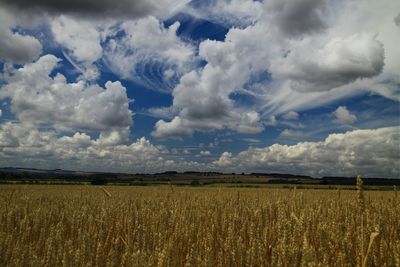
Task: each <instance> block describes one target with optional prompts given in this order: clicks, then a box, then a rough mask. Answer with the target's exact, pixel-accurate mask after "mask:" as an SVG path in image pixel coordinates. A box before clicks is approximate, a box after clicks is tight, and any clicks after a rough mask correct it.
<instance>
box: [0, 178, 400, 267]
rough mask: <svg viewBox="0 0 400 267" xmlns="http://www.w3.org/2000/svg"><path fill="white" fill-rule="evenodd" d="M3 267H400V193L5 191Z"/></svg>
mask: <svg viewBox="0 0 400 267" xmlns="http://www.w3.org/2000/svg"><path fill="white" fill-rule="evenodd" d="M0 196H1V202H0V266H400V201H399V196H398V194H397V192H395V191H385V192H383V191H382V192H380V191H362V190H358V191H356V190H311V189H308V190H300V189H294V188H293V189H268V188H223V187H215V188H191V187H172V186H158V187H151V186H149V187H132V186H108V187H99V186H89V185H88V186H67V185H63V186H54V185H47V186H46V185H36V186H35V185H2V186H0Z"/></svg>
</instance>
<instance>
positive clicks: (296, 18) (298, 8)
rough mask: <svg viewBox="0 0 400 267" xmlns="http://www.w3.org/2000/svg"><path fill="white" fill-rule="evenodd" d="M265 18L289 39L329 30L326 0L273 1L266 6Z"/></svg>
mask: <svg viewBox="0 0 400 267" xmlns="http://www.w3.org/2000/svg"><path fill="white" fill-rule="evenodd" d="M264 8H265V10H266V11H267V12H266V14H265V16H266V17H267V19H268V20H270V21H271V24H272V25H274V26H276V27H277V28H278V29H279V30H280V31H281V32H283V33H284V34H285V35H287V36H289V37H298V36H302V35H304V34H313V33H316V32H320V31H322V30H324V29H325V28H327V22H326V18H325V16H326V15H327V13H328V12H327V10H326V9H327V8H328V5H327V1H325V0H298V1H291V0H271V1H266V2H265V5H264Z"/></svg>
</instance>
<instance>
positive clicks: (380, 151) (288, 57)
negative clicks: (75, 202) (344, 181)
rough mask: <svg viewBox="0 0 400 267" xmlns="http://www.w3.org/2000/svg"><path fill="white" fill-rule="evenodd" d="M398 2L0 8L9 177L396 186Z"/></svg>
mask: <svg viewBox="0 0 400 267" xmlns="http://www.w3.org/2000/svg"><path fill="white" fill-rule="evenodd" d="M399 43H400V2H399V1H397V0H381V1H375V0H363V1H360V0H347V1H345V0H264V1H253V0H218V1H217V0H192V1H190V0H120V1H111V0H84V1H82V0H56V1H55V0H37V1H31V0H0V167H27V168H32V167H34V168H44V169H56V168H62V169H69V170H81V171H104V172H127V173H154V172H162V171H170V170H177V171H220V172H240V173H241V172H246V173H250V172H269V173H272V172H280V173H292V174H302V175H311V176H313V177H322V176H355V175H358V174H360V175H363V176H365V177H396V178H399V177H400V104H399V101H400V49H399Z"/></svg>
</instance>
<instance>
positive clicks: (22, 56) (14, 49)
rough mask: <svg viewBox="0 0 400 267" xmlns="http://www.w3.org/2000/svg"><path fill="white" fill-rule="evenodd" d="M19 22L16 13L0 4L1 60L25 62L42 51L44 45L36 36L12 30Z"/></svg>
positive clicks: (17, 62) (16, 62)
mask: <svg viewBox="0 0 400 267" xmlns="http://www.w3.org/2000/svg"><path fill="white" fill-rule="evenodd" d="M17 24H18V21H17V19H16V18H15V17H14V14H12V13H10V12H8V11H7V10H5V9H3V8H1V6H0V61H5V62H10V63H14V64H24V63H26V62H30V61H32V60H33V59H35V58H37V57H38V56H39V55H40V53H41V52H42V45H41V43H40V42H39V41H38V40H37V39H36V38H35V37H33V36H30V35H23V34H21V33H19V32H17V31H13V30H12V29H13V28H14V27H16V26H17Z"/></svg>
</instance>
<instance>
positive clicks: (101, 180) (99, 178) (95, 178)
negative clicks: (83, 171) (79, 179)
mask: <svg viewBox="0 0 400 267" xmlns="http://www.w3.org/2000/svg"><path fill="white" fill-rule="evenodd" d="M90 178H91V182H90V183H91V184H92V185H106V184H107V183H108V179H107V177H106V176H105V175H104V174H93V175H91V176H90Z"/></svg>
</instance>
